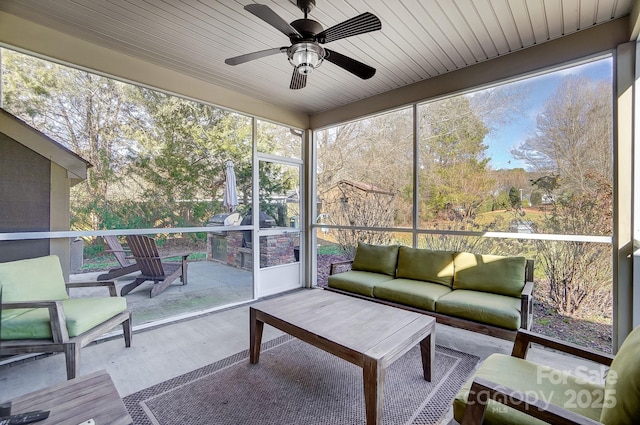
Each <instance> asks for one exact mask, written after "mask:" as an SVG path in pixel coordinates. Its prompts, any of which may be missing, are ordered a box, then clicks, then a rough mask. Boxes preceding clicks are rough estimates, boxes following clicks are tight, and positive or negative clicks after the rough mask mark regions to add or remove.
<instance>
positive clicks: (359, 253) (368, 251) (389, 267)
mask: <svg viewBox="0 0 640 425" xmlns="http://www.w3.org/2000/svg"><path fill="white" fill-rule="evenodd" d="M397 265H398V245H369V244H366V243H362V242H359V243H358V248H357V249H356V256H355V258H354V259H353V265H352V266H351V270H359V271H363V272H371V273H382V274H386V275H389V276H395V274H396V266H397Z"/></svg>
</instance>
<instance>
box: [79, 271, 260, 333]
mask: <svg viewBox="0 0 640 425" xmlns="http://www.w3.org/2000/svg"><path fill="white" fill-rule="evenodd" d="M102 273H104V271H101V272H92V273H81V274H73V275H71V276H70V278H69V281H71V282H85V281H94V280H96V277H97V276H98V275H100V274H102ZM138 274H139V272H134V273H131V274H128V275H125V276H122V277H119V278H117V279H116V286H117V288H118V290H120V288H122V287H123V286H124V285H126V284H128V283H130V282H132V281H133V280H134V279H135V277H136V275H138ZM187 275H188V284H187V285H181V284H180V282H179V281H177V282H174V283H172V284H171V285H169V287H168V288H167V289H166V290H165V291H163V292H162V293H161V294H159V295H158V296H156V297H154V298H150V297H149V290H150V288H151V285H153V283H152V282H151V281H147V282H145V283H143V284H142V285H140V286H139V287H138V288H136V289H135V290H133V291H132V292H131V293H129V294H127V295H126V299H127V306H128V307H129V309H130V310H131V311H132V313H133V325H134V326H137V325H142V324H145V323H150V322H156V321H160V323H165V322H166V321H167V320H174V318H175V317H184V316H185V315H186V316H188V315H189V314H193V313H194V312H202V311H210V310H211V309H215V308H219V307H220V306H229V305H235V304H237V303H242V302H246V301H249V300H251V299H253V279H252V276H251V272H250V271H247V270H244V269H239V268H235V267H231V266H227V265H224V264H221V263H218V262H215V261H190V262H189V268H188V273H187ZM77 291H78V292H75V293H74V292H72V293H71V296H90V295H98V296H104V295H105V293H104V290H102V291H101V290H100V288H98V289H85V288H83V289H81V290H77Z"/></svg>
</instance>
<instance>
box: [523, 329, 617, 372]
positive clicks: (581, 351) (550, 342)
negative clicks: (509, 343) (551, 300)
mask: <svg viewBox="0 0 640 425" xmlns="http://www.w3.org/2000/svg"><path fill="white" fill-rule="evenodd" d="M531 343H534V344H540V345H542V346H545V347H548V348H553V349H554V350H558V351H562V352H564V353H567V354H572V355H574V356H578V357H582V358H584V359H587V360H591V361H593V362H596V363H600V364H603V365H605V366H610V365H611V362H612V361H613V357H614V356H613V355H612V354H608V353H603V352H601V351H596V350H591V349H589V348H585V347H581V346H579V345H576V344H572V343H570V342H565V341H561V340H559V339H556V338H551V337H548V336H544V335H541V334H538V333H535V332H531V331H527V330H524V329H520V330H518V334H517V335H516V339H515V341H514V343H513V350H512V351H511V355H512V356H513V357H519V358H521V359H524V358H526V357H527V351H528V350H529V346H530V345H531Z"/></svg>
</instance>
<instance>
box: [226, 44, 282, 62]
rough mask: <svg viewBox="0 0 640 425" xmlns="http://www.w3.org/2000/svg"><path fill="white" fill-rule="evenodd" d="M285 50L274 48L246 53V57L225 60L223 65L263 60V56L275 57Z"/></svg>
mask: <svg viewBox="0 0 640 425" xmlns="http://www.w3.org/2000/svg"><path fill="white" fill-rule="evenodd" d="M282 49H284V50H282ZM286 50H287V48H286V47H275V48H273V49H267V50H260V51H259V52H253V53H247V54H246V55H240V56H236V57H233V58H229V59H225V60H224V63H226V64H227V65H239V64H241V63H245V62H249V61H252V60H254V59H260V58H264V57H265V56H271V55H275V54H276V53H280V52H283V51H286Z"/></svg>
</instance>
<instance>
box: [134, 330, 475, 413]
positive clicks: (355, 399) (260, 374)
mask: <svg viewBox="0 0 640 425" xmlns="http://www.w3.org/2000/svg"><path fill="white" fill-rule="evenodd" d="M248 358H249V353H248V350H245V351H243V352H240V353H237V354H235V355H233V356H231V357H228V358H226V359H223V360H220V361H218V362H216V363H213V364H210V365H208V366H205V367H203V368H200V369H198V370H195V371H192V372H189V373H187V374H184V375H182V376H179V377H177V378H174V379H170V380H168V381H165V382H162V383H160V384H157V385H154V386H152V387H150V388H147V389H144V390H142V391H139V392H137V393H134V394H131V395H129V396H127V397H125V398H124V403H125V405H126V406H127V409H128V410H129V413H130V414H131V417H132V418H133V421H134V424H136V425H152V424H155V425H173V424H176V425H177V424H180V425H188V424H206V425H239V424H256V425H262V424H264V425H273V424H278V425H286V424H289V425H302V424H304V425H316V424H317V425H327V424H331V425H354V424H364V423H365V422H366V421H365V410H364V394H363V384H362V369H361V368H359V367H357V366H354V365H352V364H351V363H348V362H346V361H344V360H342V359H340V358H338V357H335V356H333V355H331V354H328V353H326V352H324V351H322V350H319V349H317V348H315V347H313V346H312V345H309V344H307V343H305V342H302V341H300V340H298V339H295V338H292V337H290V336H288V335H283V336H281V337H279V338H276V339H274V340H271V341H269V342H267V343H265V344H263V348H262V351H261V354H260V362H259V363H258V364H255V365H251V364H250V363H249V360H248ZM176 361H179V360H178V359H176ZM477 362H478V357H476V356H473V355H470V354H466V353H461V352H458V351H455V350H451V349H448V348H445V347H441V346H436V355H435V360H434V379H433V381H432V382H428V381H425V380H424V378H423V377H422V363H421V358H420V348H419V347H418V346H416V347H414V348H413V349H411V350H410V351H408V352H407V353H406V354H405V355H404V356H403V357H401V358H400V359H398V360H396V361H395V362H394V363H393V364H392V365H391V366H390V367H389V368H388V369H387V372H386V378H385V384H384V392H383V393H384V408H383V424H385V425H396V424H398V425H400V424H402V425H405V424H406V425H409V424H438V423H439V422H440V420H441V418H442V417H443V416H444V415H445V414H446V413H447V411H448V410H449V408H450V407H451V401H452V400H453V397H454V396H455V394H456V393H457V391H458V390H459V389H460V387H461V386H462V385H463V384H464V382H465V381H466V379H467V378H468V377H469V375H470V374H471V372H472V371H473V369H474V367H475V365H476V363H477Z"/></svg>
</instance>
